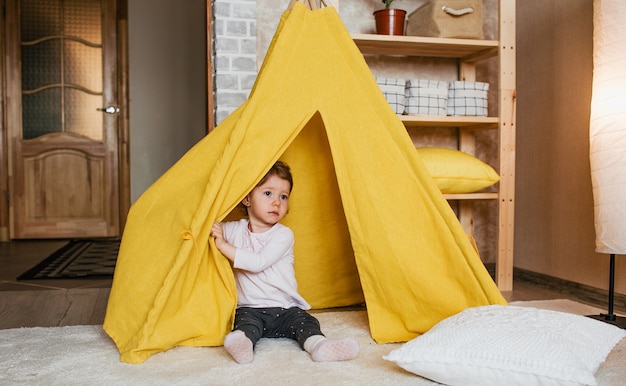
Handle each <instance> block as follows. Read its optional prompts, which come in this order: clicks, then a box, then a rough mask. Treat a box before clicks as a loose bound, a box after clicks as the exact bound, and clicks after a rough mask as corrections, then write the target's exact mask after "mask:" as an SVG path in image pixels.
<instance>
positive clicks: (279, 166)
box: [257, 161, 293, 193]
mask: <svg viewBox="0 0 626 386" xmlns="http://www.w3.org/2000/svg"><path fill="white" fill-rule="evenodd" d="M271 176H276V177H278V178H282V179H283V180H285V181H288V182H289V193H291V190H292V189H293V177H292V175H291V169H290V168H289V165H287V164H286V163H284V162H282V161H276V163H275V164H274V165H273V166H272V168H271V169H270V170H269V171H268V172H267V174H265V176H264V177H263V178H261V181H259V183H258V184H257V186H259V185H261V184H264V183H265V181H267V179H268V178H270V177H271Z"/></svg>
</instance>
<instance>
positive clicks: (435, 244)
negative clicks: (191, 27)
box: [104, 3, 505, 363]
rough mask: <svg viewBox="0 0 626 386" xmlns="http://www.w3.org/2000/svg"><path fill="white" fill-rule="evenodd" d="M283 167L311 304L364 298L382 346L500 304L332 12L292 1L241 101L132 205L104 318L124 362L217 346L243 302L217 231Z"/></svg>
mask: <svg viewBox="0 0 626 386" xmlns="http://www.w3.org/2000/svg"><path fill="white" fill-rule="evenodd" d="M278 159H281V160H283V161H285V162H286V163H288V164H289V165H290V166H291V168H292V172H293V175H294V187H293V192H292V195H291V199H290V202H291V208H290V212H289V214H288V215H287V217H286V218H285V220H284V221H283V223H284V224H285V225H286V226H289V227H290V228H291V229H292V230H293V232H294V234H295V240H296V244H295V254H296V261H295V265H296V266H295V268H296V275H297V279H298V282H299V289H300V292H301V294H302V295H303V296H304V297H305V298H306V299H307V300H308V301H309V303H311V304H312V306H313V307H314V308H326V307H337V306H346V305H353V304H358V303H361V302H363V301H365V302H366V304H367V311H368V317H369V323H370V330H371V334H372V337H373V338H374V339H375V340H376V341H377V342H379V343H386V342H402V341H407V340H409V339H411V338H413V337H415V336H417V335H419V334H421V333H424V332H426V331H427V330H429V329H430V328H431V327H432V326H433V325H435V324H436V323H437V322H439V321H441V320H442V319H444V318H446V317H448V316H450V315H453V314H456V313H458V312H459V311H461V310H463V309H465V308H467V307H473V306H480V305H487V304H505V300H504V299H503V297H502V295H501V294H500V292H499V291H498V289H497V287H496V286H495V284H494V282H493V280H492V279H491V277H490V276H489V274H488V273H487V271H486V270H485V268H484V266H483V264H482V262H481V261H480V258H479V257H478V255H477V253H476V252H475V250H474V249H473V248H472V246H471V244H470V242H469V241H468V238H467V235H466V234H465V233H464V231H463V229H462V227H461V226H460V224H459V222H458V220H457V218H456V217H455V215H454V213H453V211H452V210H451V208H450V206H449V204H448V203H447V202H446V200H445V199H444V198H443V196H442V195H441V193H440V191H439V190H438V188H437V187H436V186H435V184H434V182H433V181H432V179H431V178H430V176H429V175H428V172H427V171H426V169H425V167H424V165H423V164H422V162H421V160H420V159H419V158H418V156H417V154H416V151H415V148H414V146H413V144H412V142H411V140H410V138H409V136H408V135H407V132H406V130H405V128H404V126H403V124H402V122H401V121H400V120H399V119H398V117H397V116H396V115H395V114H394V112H393V111H392V110H391V107H390V106H389V105H388V103H387V101H386V100H385V98H384V96H383V95H382V93H381V91H380V89H379V88H378V85H377V84H376V82H375V80H374V77H373V76H372V73H371V71H370V69H369V67H368V66H367V64H366V63H365V61H364V59H363V56H362V55H361V53H360V52H359V50H358V48H357V47H356V46H355V44H354V42H353V41H352V39H351V37H350V35H349V34H348V32H347V31H346V29H345V27H344V25H343V24H342V22H341V20H340V18H339V16H338V14H337V12H336V10H335V9H334V8H332V7H328V8H324V9H318V10H315V11H311V10H308V9H307V8H306V7H305V6H304V5H302V4H301V3H296V4H295V6H294V7H293V9H292V10H291V11H286V12H285V13H284V14H283V16H282V18H281V21H280V24H279V26H278V29H277V32H276V35H275V37H274V39H273V41H272V43H271V45H270V48H269V52H268V54H267V56H266V59H265V62H264V64H263V67H262V68H261V71H260V72H259V75H258V78H257V81H256V84H255V86H254V88H253V90H252V92H251V94H250V97H249V99H248V101H247V102H245V103H244V104H243V105H242V106H241V107H240V108H239V109H238V110H236V111H235V112H234V113H233V114H231V115H230V116H229V117H228V118H227V119H226V120H225V121H224V122H223V123H221V124H220V125H219V126H218V127H217V128H216V129H215V130H214V131H212V132H211V133H210V134H209V135H207V136H206V137H205V138H204V139H203V140H202V141H200V142H199V143H198V144H196V145H195V146H194V147H193V148H192V149H191V150H190V151H189V152H188V153H187V154H185V155H184V156H183V157H182V158H181V159H180V160H179V161H178V162H177V163H176V164H175V165H174V166H173V167H172V168H171V169H170V170H168V171H167V172H166V173H165V174H164V175H163V176H162V177H161V178H160V179H159V180H158V181H156V182H155V183H154V184H153V185H152V186H151V187H150V188H149V189H148V190H147V191H146V192H145V193H144V194H143V195H142V196H141V197H140V198H139V199H138V200H137V202H136V203H135V204H134V205H133V206H132V208H131V210H130V213H129V216H128V221H127V225H126V228H125V230H124V235H123V238H122V244H121V247H120V252H119V257H118V261H117V266H116V269H115V276H114V280H113V286H112V288H111V294H110V298H109V304H108V308H107V313H106V317H105V322H104V329H105V330H106V332H107V333H108V334H109V335H110V336H111V338H112V339H113V340H114V341H115V343H116V345H117V347H118V349H119V351H120V353H121V360H122V361H125V362H129V363H141V362H143V361H144V360H146V359H147V358H148V357H149V356H150V355H152V354H154V353H157V352H161V351H164V350H167V349H169V348H172V347H174V346H217V345H221V344H222V343H223V338H224V336H225V335H226V333H228V332H229V331H230V329H231V328H232V321H233V316H234V310H235V307H236V299H237V296H236V288H235V283H234V278H233V274H232V270H231V267H230V264H229V263H228V260H227V259H226V258H225V257H223V256H222V255H221V254H220V253H219V251H218V250H217V249H216V248H215V245H214V244H213V241H212V239H211V238H210V237H209V234H210V230H211V224H212V223H213V222H214V221H215V220H218V221H221V220H223V219H225V218H227V219H234V218H236V217H238V216H239V212H238V208H236V206H237V204H238V203H239V202H240V201H241V199H242V198H243V197H244V196H245V195H246V194H247V193H248V192H249V191H250V190H251V189H252V188H253V187H254V186H255V185H256V183H257V182H258V181H259V180H260V179H261V177H262V176H263V175H264V174H265V173H266V172H267V170H268V169H269V168H270V166H271V165H272V164H273V163H274V162H275V161H276V160H278ZM322 328H323V326H322Z"/></svg>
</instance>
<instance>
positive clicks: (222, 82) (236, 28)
mask: <svg viewBox="0 0 626 386" xmlns="http://www.w3.org/2000/svg"><path fill="white" fill-rule="evenodd" d="M213 17H214V19H215V20H214V23H213V26H214V44H215V46H214V55H215V57H214V72H215V74H214V76H215V110H216V111H215V123H216V124H219V123H220V122H222V121H223V120H224V118H226V117H227V116H228V115H229V114H230V113H232V112H233V111H234V110H235V109H237V107H239V106H240V105H241V104H242V103H243V102H245V101H246V99H248V95H249V94H250V90H251V89H252V86H253V84H254V81H255V80H256V76H257V64H256V0H215V1H214V3H213Z"/></svg>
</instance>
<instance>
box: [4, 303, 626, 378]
mask: <svg viewBox="0 0 626 386" xmlns="http://www.w3.org/2000/svg"><path fill="white" fill-rule="evenodd" d="M512 304H514V305H518V306H529V307H536V308H545V309H551V310H556V311H563V312H570V313H575V314H581V315H586V314H597V313H600V312H603V311H602V310H600V309H597V308H594V307H590V306H586V305H583V304H580V303H576V302H573V301H570V300H549V301H532V302H515V303H512ZM315 316H316V317H318V319H319V320H320V322H321V324H322V329H323V331H324V332H325V333H326V335H327V336H329V337H343V336H352V337H354V338H355V339H357V340H358V341H359V343H360V345H361V351H360V353H359V355H358V356H357V358H356V359H354V360H352V361H346V362H337V363H316V362H313V361H311V359H310V357H309V355H308V354H307V353H305V352H304V351H301V350H300V348H299V347H298V346H297V344H296V343H295V341H291V340H286V339H262V340H261V341H259V343H258V344H257V347H256V350H255V357H254V362H253V363H251V364H248V365H239V364H237V363H235V362H234V361H233V360H232V359H231V358H230V356H229V355H228V354H227V353H226V352H225V351H224V349H223V347H194V348H191V347H177V348H174V349H172V350H169V351H167V352H164V353H160V354H156V355H154V356H152V357H151V358H149V359H148V360H147V361H146V362H144V363H143V364H141V365H130V364H126V363H122V362H120V361H119V354H118V351H117V349H116V347H115V346H114V344H113V342H112V341H111V340H110V339H109V337H108V336H107V335H106V334H105V333H104V331H103V330H102V326H70V327H52V328H44V327H35V328H18V329H8V330H0V384H1V385H16V384H33V385H35V384H37V385H44V384H45V385H112V384H118V385H151V386H155V385H243V384H254V385H255V386H262V385H276V384H298V385H329V384H333V385H364V384H367V385H432V384H434V383H433V382H431V381H429V380H426V379H424V378H421V377H418V376H416V375H413V374H411V373H408V372H406V371H404V370H402V369H401V368H399V367H398V366H396V365H395V364H394V363H392V362H389V361H386V360H384V359H383V358H382V357H383V355H386V354H388V353H389V352H390V351H392V350H394V349H396V348H398V347H400V344H385V345H378V344H376V343H375V342H374V341H373V340H372V339H371V337H370V335H369V330H368V325H367V314H366V312H365V311H337V312H321V313H316V314H315ZM596 379H597V381H598V384H599V385H618V384H623V382H624V380H625V379H626V339H624V340H623V341H622V342H620V343H619V344H618V345H617V346H616V347H615V349H613V351H612V352H611V354H609V356H608V357H607V360H606V361H605V362H604V363H603V364H602V365H601V367H600V369H599V370H598V371H597V373H596Z"/></svg>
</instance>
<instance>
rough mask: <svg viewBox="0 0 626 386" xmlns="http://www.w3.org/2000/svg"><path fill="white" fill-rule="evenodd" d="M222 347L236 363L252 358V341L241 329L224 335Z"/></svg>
mask: <svg viewBox="0 0 626 386" xmlns="http://www.w3.org/2000/svg"><path fill="white" fill-rule="evenodd" d="M224 348H225V349H226V351H228V353H229V354H230V356H232V357H233V359H234V360H235V361H236V362H237V363H250V362H252V359H254V348H253V347H252V341H251V340H250V339H248V337H247V336H246V334H245V333H244V332H243V331H241V330H235V331H233V332H231V333H230V334H228V335H226V338H224Z"/></svg>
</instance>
